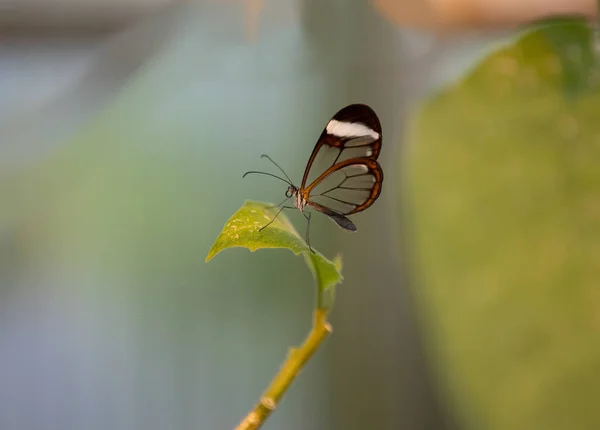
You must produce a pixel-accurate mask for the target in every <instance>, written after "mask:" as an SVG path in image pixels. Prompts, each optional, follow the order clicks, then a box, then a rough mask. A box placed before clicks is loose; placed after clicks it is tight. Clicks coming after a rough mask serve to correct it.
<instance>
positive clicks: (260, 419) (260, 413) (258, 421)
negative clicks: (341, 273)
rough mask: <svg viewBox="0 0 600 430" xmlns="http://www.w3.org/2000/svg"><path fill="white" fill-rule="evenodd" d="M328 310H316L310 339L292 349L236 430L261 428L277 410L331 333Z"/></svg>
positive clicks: (309, 335)
mask: <svg viewBox="0 0 600 430" xmlns="http://www.w3.org/2000/svg"><path fill="white" fill-rule="evenodd" d="M327 313H328V311H327V310H326V309H320V308H318V309H316V310H315V313H314V320H313V328H312V330H311V332H310V333H309V334H308V337H307V338H306V340H305V341H304V343H303V344H302V346H300V347H298V348H291V349H290V352H289V353H288V357H287V359H286V360H285V362H284V363H283V365H282V366H281V369H280V370H279V373H278V374H277V375H275V378H273V380H272V381H271V385H269V387H268V388H267V390H266V391H265V392H264V394H263V395H262V397H261V399H260V402H258V404H257V405H256V406H255V407H254V409H253V410H252V411H250V413H249V414H248V415H247V416H246V418H244V420H243V421H242V422H241V423H240V424H239V425H238V426H237V427H236V430H254V429H258V428H260V427H261V426H262V425H263V424H264V422H265V421H266V419H267V418H268V417H269V415H271V412H273V411H274V410H275V408H276V407H277V405H278V404H279V401H280V400H281V398H282V397H283V395H284V394H285V392H286V391H287V389H288V388H289V386H290V385H291V384H292V382H294V379H296V376H297V375H298V373H299V372H300V370H301V369H302V368H303V367H304V365H305V364H306V362H307V361H308V360H309V359H310V358H311V357H312V356H313V354H314V353H315V351H316V350H317V348H318V347H319V345H321V343H323V341H324V340H325V338H327V336H328V335H329V333H331V325H330V324H329V323H328V322H327Z"/></svg>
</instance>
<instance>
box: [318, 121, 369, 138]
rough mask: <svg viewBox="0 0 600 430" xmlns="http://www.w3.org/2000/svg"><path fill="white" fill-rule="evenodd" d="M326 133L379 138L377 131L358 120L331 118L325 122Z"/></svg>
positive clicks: (339, 135) (340, 135)
mask: <svg viewBox="0 0 600 430" xmlns="http://www.w3.org/2000/svg"><path fill="white" fill-rule="evenodd" d="M326 130H327V133H329V134H332V135H334V136H338V137H361V136H371V137H372V138H373V139H379V133H377V132H376V131H375V130H372V129H370V128H369V127H367V126H366V125H364V124H360V123H358V122H343V121H338V120H335V119H332V120H331V121H329V123H328V124H327V128H326Z"/></svg>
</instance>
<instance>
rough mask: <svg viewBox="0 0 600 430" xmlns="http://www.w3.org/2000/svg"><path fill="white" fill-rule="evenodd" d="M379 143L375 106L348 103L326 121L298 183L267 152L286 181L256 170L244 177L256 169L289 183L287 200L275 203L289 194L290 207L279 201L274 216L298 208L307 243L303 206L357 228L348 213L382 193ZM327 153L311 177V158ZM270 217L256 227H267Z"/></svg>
mask: <svg viewBox="0 0 600 430" xmlns="http://www.w3.org/2000/svg"><path fill="white" fill-rule="evenodd" d="M381 143H382V137H381V124H380V122H379V119H378V118H377V115H376V114H375V112H374V111H373V109H371V108H370V107H369V106H367V105H363V104H354V105H349V106H346V107H345V108H343V109H341V110H340V111H338V112H337V113H336V114H335V115H334V116H333V118H331V119H330V120H329V122H328V123H327V125H326V126H325V129H324V130H323V132H322V133H321V136H320V137H319V140H318V141H317V144H316V145H315V147H314V149H313V151H312V153H311V155H310V158H309V160H308V163H307V166H306V169H305V171H304V176H303V177H302V183H301V185H300V186H299V187H297V186H295V185H294V184H292V181H291V180H290V179H289V177H288V176H287V175H286V174H285V172H284V171H283V169H281V167H279V165H278V164H277V163H275V162H274V161H273V160H271V158H270V157H268V156H267V155H263V157H265V158H268V159H269V160H270V161H271V162H272V163H273V164H275V165H276V166H277V167H278V168H279V169H280V170H281V171H282V172H283V174H284V175H285V177H286V178H287V180H286V179H284V178H281V177H279V176H276V175H273V174H270V173H265V172H257V171H250V172H246V174H244V176H246V175H247V174H248V173H259V174H264V175H268V176H274V177H276V178H278V179H280V180H282V181H284V182H287V183H288V185H289V186H288V188H287V190H286V192H285V196H286V200H284V201H283V202H282V203H281V204H279V205H277V206H282V205H284V204H285V202H286V201H288V200H289V199H293V200H292V203H293V205H294V206H285V205H284V206H282V207H281V209H280V210H279V212H277V215H275V217H274V218H273V220H275V218H277V216H278V215H279V213H281V211H282V210H283V209H286V208H292V207H295V208H297V209H299V210H300V213H302V215H304V217H305V218H306V219H307V220H308V226H307V229H306V239H307V243H308V245H309V247H310V241H309V229H310V216H311V213H310V212H307V211H305V209H306V207H307V206H308V207H310V208H312V209H314V210H316V211H318V212H321V213H323V214H325V215H327V216H328V217H329V218H330V219H331V220H332V221H334V222H335V223H336V224H337V225H338V226H339V227H341V228H342V229H344V230H347V231H357V228H356V226H355V225H354V223H353V222H352V221H351V220H350V219H349V218H348V217H347V216H348V215H352V214H355V213H358V212H361V211H363V210H365V209H367V208H368V207H369V206H371V205H372V204H373V203H374V202H375V200H377V198H378V197H379V194H380V193H381V184H382V182H383V170H382V169H381V166H380V165H379V163H378V162H377V158H378V157H379V153H380V151H381ZM336 151H337V152H336ZM325 153H328V154H329V155H330V157H331V158H334V160H333V162H331V163H330V166H329V168H327V169H326V170H325V171H324V172H323V173H321V174H320V175H318V176H317V177H316V178H315V179H313V180H311V181H309V180H308V177H309V174H310V173H311V167H312V166H313V164H314V163H315V160H316V159H317V158H318V157H319V156H321V155H322V154H325ZM273 220H271V222H273ZM271 222H269V223H268V224H267V225H265V226H263V227H262V228H261V229H260V230H262V229H264V228H266V227H268V226H269V225H270V224H271ZM310 249H311V250H312V248H310Z"/></svg>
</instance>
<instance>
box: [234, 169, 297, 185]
mask: <svg viewBox="0 0 600 430" xmlns="http://www.w3.org/2000/svg"><path fill="white" fill-rule="evenodd" d="M250 173H255V174H258V175H267V176H272V177H274V178H277V179H279V180H280V181H283V182H285V183H286V184H288V185H292V183H291V182H290V181H286V180H285V179H283V178H282V177H280V176H277V175H274V174H272V173H267V172H259V171H257V170H250V171H249V172H246V173H244V174H243V175H242V178H245V177H246V175H249V174H250Z"/></svg>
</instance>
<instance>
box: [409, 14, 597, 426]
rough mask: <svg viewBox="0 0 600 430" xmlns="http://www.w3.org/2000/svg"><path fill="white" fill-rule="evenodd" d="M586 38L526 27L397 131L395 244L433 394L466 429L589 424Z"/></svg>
mask: <svg viewBox="0 0 600 430" xmlns="http://www.w3.org/2000/svg"><path fill="white" fill-rule="evenodd" d="M591 36H592V35H591V30H590V28H589V27H588V26H587V24H586V23H584V22H582V21H580V20H573V21H561V22H557V23H555V24H554V25H547V26H543V27H538V28H536V29H535V30H534V31H531V32H529V33H527V34H525V35H523V37H521V38H520V39H518V40H517V41H516V42H515V43H514V44H512V45H509V46H504V47H503V48H502V49H500V50H498V51H496V52H494V53H493V54H491V55H489V56H488V57H487V58H486V59H484V60H483V61H482V62H481V63H480V64H479V65H478V66H477V67H476V68H474V69H473V70H472V71H471V72H470V73H469V75H468V76H466V77H465V78H464V79H463V80H461V81H460V82H458V83H457V84H456V85H453V86H451V87H448V88H446V89H445V90H444V91H443V92H442V93H440V94H438V95H437V96H436V97H435V98H433V99H431V100H429V101H428V102H427V103H426V104H425V105H424V107H423V109H422V110H421V111H420V112H419V114H418V116H417V117H416V118H415V121H414V123H413V127H412V136H411V137H412V142H411V143H410V145H409V146H410V152H407V153H405V158H403V160H402V161H403V166H402V168H401V171H402V172H404V173H405V174H406V175H407V176H406V177H405V178H404V179H405V181H403V185H404V189H403V191H404V194H403V198H404V199H405V203H406V204H405V205H404V208H405V209H406V210H408V211H409V212H408V213H405V214H403V216H404V217H403V220H409V222H410V224H409V225H408V228H404V229H403V231H404V236H403V239H405V240H406V238H407V236H409V237H410V239H409V241H410V244H411V245H412V248H411V250H410V255H411V258H413V261H412V263H413V264H412V266H411V270H412V279H414V280H415V282H417V283H418V285H417V286H416V288H415V294H416V296H417V298H418V301H419V304H420V306H421V311H422V312H423V313H424V315H425V321H426V322H427V328H428V333H429V340H430V341H432V342H433V343H435V345H434V347H433V348H432V350H434V351H436V353H437V356H436V357H435V358H436V368H437V370H438V375H439V377H440V379H441V380H442V383H441V384H440V385H441V386H443V387H444V388H445V389H446V390H447V391H446V394H447V395H448V398H449V403H451V404H452V405H453V406H454V407H455V408H456V410H455V415H456V416H458V417H460V418H461V421H462V423H461V424H462V425H463V426H464V428H467V429H486V430H488V429H492V430H530V429H545V430H563V429H567V428H573V429H578V430H587V429H590V430H592V429H598V428H600V413H598V408H597V399H598V398H600V342H598V338H599V335H600V319H599V317H598V315H600V289H599V288H598V279H600V121H599V115H600V91H599V90H598V73H597V65H596V64H597V61H596V60H593V61H592V59H591V57H590V55H592V54H591V53H592V52H593V49H592V47H591V46H590V44H591V43H592V37H591ZM406 215H408V216H407V217H406Z"/></svg>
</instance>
